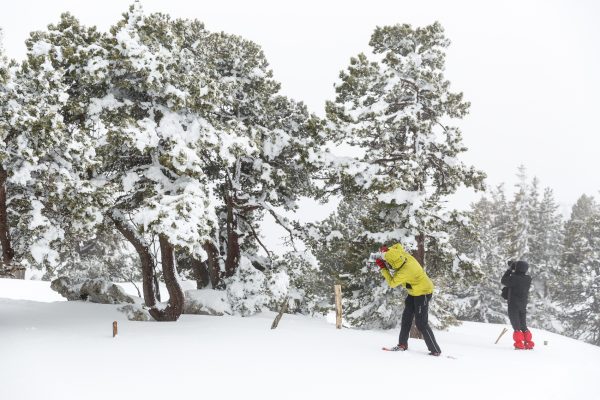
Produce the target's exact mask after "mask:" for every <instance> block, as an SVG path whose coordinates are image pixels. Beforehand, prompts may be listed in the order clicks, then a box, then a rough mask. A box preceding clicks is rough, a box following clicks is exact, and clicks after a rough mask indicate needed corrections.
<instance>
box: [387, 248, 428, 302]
mask: <svg viewBox="0 0 600 400" xmlns="http://www.w3.org/2000/svg"><path fill="white" fill-rule="evenodd" d="M383 258H384V259H385V261H387V263H388V264H389V265H390V266H391V267H392V268H393V269H394V271H395V272H394V275H393V276H392V275H391V274H390V271H388V269H387V268H382V269H381V274H382V275H383V277H384V278H385V280H386V281H387V283H388V285H390V287H393V288H394V287H396V286H399V285H402V286H403V287H405V288H406V289H407V290H408V294H409V295H411V296H422V295H425V294H431V293H433V282H432V281H431V279H429V277H428V276H427V274H426V273H425V271H424V270H423V267H421V264H419V262H418V261H417V260H416V259H415V258H414V257H413V256H411V255H410V254H408V252H406V251H405V250H404V248H403V247H402V245H401V244H400V243H397V244H395V245H393V246H392V247H390V248H389V249H388V251H386V253H385V254H384V255H383ZM407 284H409V287H407Z"/></svg>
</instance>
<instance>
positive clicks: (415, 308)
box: [398, 294, 442, 353]
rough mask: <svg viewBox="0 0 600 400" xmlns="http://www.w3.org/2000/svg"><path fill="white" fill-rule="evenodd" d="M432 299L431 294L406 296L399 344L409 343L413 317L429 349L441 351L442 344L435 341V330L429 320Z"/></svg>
mask: <svg viewBox="0 0 600 400" xmlns="http://www.w3.org/2000/svg"><path fill="white" fill-rule="evenodd" d="M430 301H431V294H427V295H423V296H411V295H408V296H406V300H404V312H403V313H402V323H401V326H400V337H399V339H398V344H404V345H407V344H408V336H409V334H410V327H411V326H412V321H413V318H414V319H415V325H417V329H418V330H419V331H420V332H421V334H422V335H423V339H425V344H426V345H427V348H428V349H429V351H432V352H435V353H441V352H442V350H441V349H440V346H439V345H438V344H437V342H436V341H435V336H434V335H433V331H432V330H431V327H430V326H429V323H428V322H427V319H428V317H429V302H430Z"/></svg>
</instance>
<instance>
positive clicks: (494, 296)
mask: <svg viewBox="0 0 600 400" xmlns="http://www.w3.org/2000/svg"><path fill="white" fill-rule="evenodd" d="M489 194H490V198H487V197H485V196H484V197H482V198H481V199H480V200H479V201H477V202H475V203H473V204H472V205H471V208H470V210H469V211H468V212H467V213H466V218H467V220H468V223H467V224H466V225H464V226H462V227H459V229H457V230H456V231H455V232H453V234H452V242H453V243H454V246H455V247H456V248H457V249H458V250H459V251H460V252H461V253H463V254H465V255H466V257H467V258H468V259H471V260H472V261H473V262H474V263H476V264H477V265H478V266H479V268H480V272H481V276H480V279H479V280H477V279H472V280H469V281H465V280H462V281H457V282H453V283H454V284H453V285H452V283H450V284H451V285H452V287H453V290H452V292H454V293H455V294H456V296H457V297H458V300H457V301H456V302H455V303H456V304H457V313H456V316H457V317H458V318H459V319H461V320H467V321H479V322H493V323H504V322H507V321H508V317H507V315H506V300H504V299H503V298H502V297H501V296H500V292H501V288H502V285H501V284H500V278H501V277H502V274H503V273H504V271H505V270H506V268H507V266H506V251H505V244H506V242H505V241H504V242H503V237H504V232H505V231H506V228H507V218H506V216H505V213H506V201H505V199H504V197H505V194H504V188H503V187H502V186H499V187H497V188H495V189H494V190H493V191H491V192H490V193H489Z"/></svg>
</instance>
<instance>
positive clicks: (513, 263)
mask: <svg viewBox="0 0 600 400" xmlns="http://www.w3.org/2000/svg"><path fill="white" fill-rule="evenodd" d="M506 264H507V265H508V267H509V268H510V269H512V270H513V271H514V270H515V268H516V267H517V262H516V261H515V260H508V261H507V262H506Z"/></svg>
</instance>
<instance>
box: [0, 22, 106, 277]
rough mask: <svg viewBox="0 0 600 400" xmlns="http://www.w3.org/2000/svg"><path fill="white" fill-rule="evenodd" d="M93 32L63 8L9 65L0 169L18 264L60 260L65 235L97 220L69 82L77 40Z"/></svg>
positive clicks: (90, 156)
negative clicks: (16, 61) (20, 60)
mask: <svg viewBox="0 0 600 400" xmlns="http://www.w3.org/2000/svg"><path fill="white" fill-rule="evenodd" d="M96 35H97V33H96V32H95V30H93V29H91V30H86V29H84V28H83V27H81V26H79V25H78V23H77V21H76V20H75V19H73V18H72V17H70V16H69V15H68V14H65V15H63V16H62V17H61V22H60V23H59V24H58V25H50V26H49V27H48V31H47V32H34V33H32V34H31V36H30V38H29V39H28V40H27V42H26V44H27V49H28V53H27V58H26V60H25V61H23V63H22V65H21V66H20V67H17V66H16V65H15V66H14V67H13V68H12V73H11V81H12V83H11V85H10V90H9V91H8V92H7V93H6V96H5V97H4V100H5V101H6V103H5V104H8V105H9V106H8V107H3V108H2V115H1V116H0V125H1V126H2V128H0V130H2V132H3V135H4V137H3V139H4V151H5V156H4V157H3V160H2V162H3V166H2V169H3V170H4V171H6V175H7V180H6V182H5V185H4V188H5V191H6V193H7V194H8V195H7V206H8V209H9V212H8V215H9V216H10V217H11V218H10V219H9V223H8V226H9V227H10V230H12V232H13V233H14V235H12V236H13V239H14V243H13V246H12V247H13V249H14V254H15V255H16V258H17V262H19V263H21V264H24V265H32V266H37V267H40V266H46V267H48V268H54V267H56V266H58V265H60V262H61V253H62V247H64V246H65V245H68V244H67V243H68V242H69V239H70V238H74V237H84V236H85V235H86V233H88V230H87V229H86V227H87V224H88V223H92V224H93V223H95V221H98V220H99V219H101V217H100V215H99V208H98V207H97V204H96V203H95V201H94V196H92V195H90V193H91V192H93V184H92V183H91V182H89V180H88V179H87V171H88V168H90V166H91V165H93V163H94V147H93V146H90V143H88V142H87V141H86V140H85V133H84V132H85V131H84V130H82V129H80V128H81V125H80V123H79V121H80V117H81V114H80V113H78V107H81V103H80V100H81V99H80V98H79V97H78V93H77V92H75V91H72V90H71V89H72V86H71V85H70V84H69V83H70V82H73V81H74V80H76V79H78V78H75V79H74V76H75V75H77V74H76V72H75V71H78V69H83V68H85V66H86V65H87V64H86V62H87V61H88V60H89V53H88V51H90V49H89V47H86V46H85V44H86V41H87V40H88V39H90V38H91V39H90V40H91V41H94V39H93V38H94V37H95V36H96ZM78 40H80V42H78ZM87 44H88V45H89V43H87ZM92 51H93V50H92ZM80 83H83V82H80ZM86 90H91V87H90V88H86ZM3 236H4V235H3Z"/></svg>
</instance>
